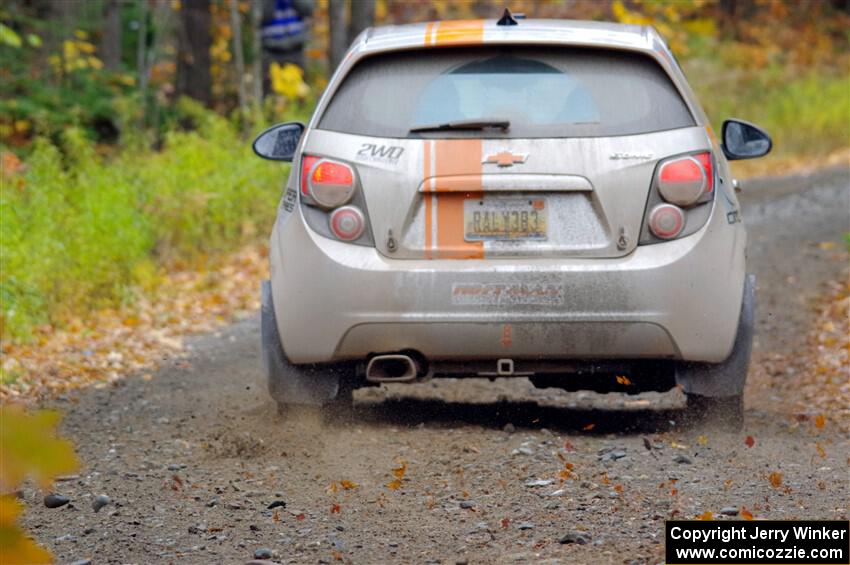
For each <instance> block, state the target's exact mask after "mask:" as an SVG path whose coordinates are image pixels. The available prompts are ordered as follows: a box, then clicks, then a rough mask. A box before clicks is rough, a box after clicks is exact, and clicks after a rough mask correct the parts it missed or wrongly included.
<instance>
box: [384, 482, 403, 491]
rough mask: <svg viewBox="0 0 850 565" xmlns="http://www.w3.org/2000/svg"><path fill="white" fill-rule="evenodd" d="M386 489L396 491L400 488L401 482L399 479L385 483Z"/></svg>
mask: <svg viewBox="0 0 850 565" xmlns="http://www.w3.org/2000/svg"><path fill="white" fill-rule="evenodd" d="M387 488H388V489H390V490H398V489H400V488H401V481H400V480H399V479H393V480H391V481H390V482H388V483H387Z"/></svg>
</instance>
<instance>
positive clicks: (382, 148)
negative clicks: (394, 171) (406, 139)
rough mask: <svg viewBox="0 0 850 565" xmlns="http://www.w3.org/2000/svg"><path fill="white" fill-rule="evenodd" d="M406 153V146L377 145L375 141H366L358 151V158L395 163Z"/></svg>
mask: <svg viewBox="0 0 850 565" xmlns="http://www.w3.org/2000/svg"><path fill="white" fill-rule="evenodd" d="M403 153H404V147H400V146H398V145H377V144H375V143H364V144H363V145H361V146H360V150H359V151H358V152H357V160H359V161H372V162H375V163H386V164H388V165H395V164H397V163H398V160H399V159H400V158H401V156H402V154H403Z"/></svg>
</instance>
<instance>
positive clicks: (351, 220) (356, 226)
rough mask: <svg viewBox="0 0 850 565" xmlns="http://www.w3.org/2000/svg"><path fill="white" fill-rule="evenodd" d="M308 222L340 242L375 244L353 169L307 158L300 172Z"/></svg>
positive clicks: (336, 163) (309, 156)
mask: <svg viewBox="0 0 850 565" xmlns="http://www.w3.org/2000/svg"><path fill="white" fill-rule="evenodd" d="M300 181H301V184H300V189H301V204H302V210H303V216H304V220H305V221H306V222H307V225H309V226H310V227H311V228H313V230H315V231H316V232H318V233H320V234H322V235H324V236H325V237H331V238H334V239H338V240H340V241H345V242H351V243H356V244H358V245H374V243H373V240H372V236H371V233H370V231H369V229H368V228H369V221H368V219H367V218H368V217H367V215H366V213H365V209H366V202H365V199H364V197H363V193H362V190H361V189H360V181H359V179H358V177H357V173H356V171H355V169H354V167H353V166H351V165H348V164H347V163H343V162H340V161H336V160H334V159H328V158H325V157H317V156H314V155H304V156H302V158H301V171H300Z"/></svg>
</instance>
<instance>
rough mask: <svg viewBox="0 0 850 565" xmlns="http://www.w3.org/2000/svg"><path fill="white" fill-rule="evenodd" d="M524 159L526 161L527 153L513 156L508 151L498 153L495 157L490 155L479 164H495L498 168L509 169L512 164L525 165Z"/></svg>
mask: <svg viewBox="0 0 850 565" xmlns="http://www.w3.org/2000/svg"><path fill="white" fill-rule="evenodd" d="M526 159H528V153H519V154H516V155H515V154H513V153H511V152H510V151H500V152H499V153H496V154H495V155H490V156H489V157H487V158H486V159H484V160H483V161H481V162H482V163H484V164H488V163H491V164H492V163H495V164H496V165H499V166H500V167H511V166H513V164H514V163H525V160H526Z"/></svg>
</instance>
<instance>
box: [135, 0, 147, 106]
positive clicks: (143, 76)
mask: <svg viewBox="0 0 850 565" xmlns="http://www.w3.org/2000/svg"><path fill="white" fill-rule="evenodd" d="M138 2H139V37H138V39H139V41H138V44H137V48H136V72H137V73H138V74H139V97H140V98H141V100H142V114H143V116H142V121H143V122H145V121H146V120H147V99H148V0H138Z"/></svg>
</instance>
